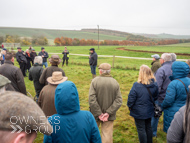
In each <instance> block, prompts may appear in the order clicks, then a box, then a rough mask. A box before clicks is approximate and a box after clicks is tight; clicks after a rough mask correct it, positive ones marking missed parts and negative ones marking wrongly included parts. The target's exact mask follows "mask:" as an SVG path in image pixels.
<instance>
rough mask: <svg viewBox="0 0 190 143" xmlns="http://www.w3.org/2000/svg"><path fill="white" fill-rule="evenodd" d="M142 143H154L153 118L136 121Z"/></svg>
mask: <svg viewBox="0 0 190 143" xmlns="http://www.w3.org/2000/svg"><path fill="white" fill-rule="evenodd" d="M135 124H136V127H137V132H138V137H139V141H140V143H152V128H151V118H149V119H145V120H143V119H135Z"/></svg>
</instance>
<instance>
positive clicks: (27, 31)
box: [0, 27, 126, 40]
mask: <svg viewBox="0 0 190 143" xmlns="http://www.w3.org/2000/svg"><path fill="white" fill-rule="evenodd" d="M7 34H10V35H19V36H20V37H32V36H46V38H47V39H55V38H56V37H61V36H63V37H69V38H79V39H94V40H98V35H97V33H92V32H84V31H80V30H60V29H37V28H10V27H9V28H8V27H0V36H5V35H7ZM99 36H100V40H126V38H125V37H120V36H114V35H109V34H108V35H106V34H100V35H99Z"/></svg>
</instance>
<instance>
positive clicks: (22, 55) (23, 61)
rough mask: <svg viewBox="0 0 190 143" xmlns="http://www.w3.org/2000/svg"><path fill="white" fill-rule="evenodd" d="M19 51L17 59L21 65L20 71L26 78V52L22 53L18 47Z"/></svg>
mask: <svg viewBox="0 0 190 143" xmlns="http://www.w3.org/2000/svg"><path fill="white" fill-rule="evenodd" d="M17 50H18V52H17V53H16V59H17V61H18V63H19V65H20V69H21V71H22V74H23V76H26V64H27V59H26V54H25V53H24V51H22V49H21V47H18V48H17Z"/></svg>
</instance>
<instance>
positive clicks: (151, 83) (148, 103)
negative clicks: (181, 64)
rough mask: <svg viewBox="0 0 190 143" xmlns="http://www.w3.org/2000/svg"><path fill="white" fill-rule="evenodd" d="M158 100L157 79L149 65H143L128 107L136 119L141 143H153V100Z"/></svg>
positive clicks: (129, 98)
mask: <svg viewBox="0 0 190 143" xmlns="http://www.w3.org/2000/svg"><path fill="white" fill-rule="evenodd" d="M148 90H150V92H151V94H152V98H153V100H154V101H155V100H157V98H158V85H157V83H156V79H155V77H154V75H153V73H152V71H151V69H150V68H149V67H148V66H147V65H142V66H141V67H140V71H139V77H138V81H137V82H135V83H134V84H133V87H132V89H131V91H130V93H129V95H128V102H127V106H128V107H129V110H130V115H131V116H132V117H133V118H134V119H135V124H136V127H137V132H138V137H139V141H140V143H152V128H151V118H152V117H153V116H154V105H153V102H152V100H151V97H150V96H151V95H150V94H149V91H148Z"/></svg>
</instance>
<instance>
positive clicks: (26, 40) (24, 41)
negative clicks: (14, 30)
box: [0, 35, 48, 45]
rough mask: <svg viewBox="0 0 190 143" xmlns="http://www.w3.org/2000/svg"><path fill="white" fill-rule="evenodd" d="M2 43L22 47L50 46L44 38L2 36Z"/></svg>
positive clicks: (0, 39) (0, 41) (0, 40)
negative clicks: (17, 44)
mask: <svg viewBox="0 0 190 143" xmlns="http://www.w3.org/2000/svg"><path fill="white" fill-rule="evenodd" d="M0 43H21V45H48V39H47V38H46V37H44V36H32V37H20V36H18V35H6V36H5V37H4V36H0Z"/></svg>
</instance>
